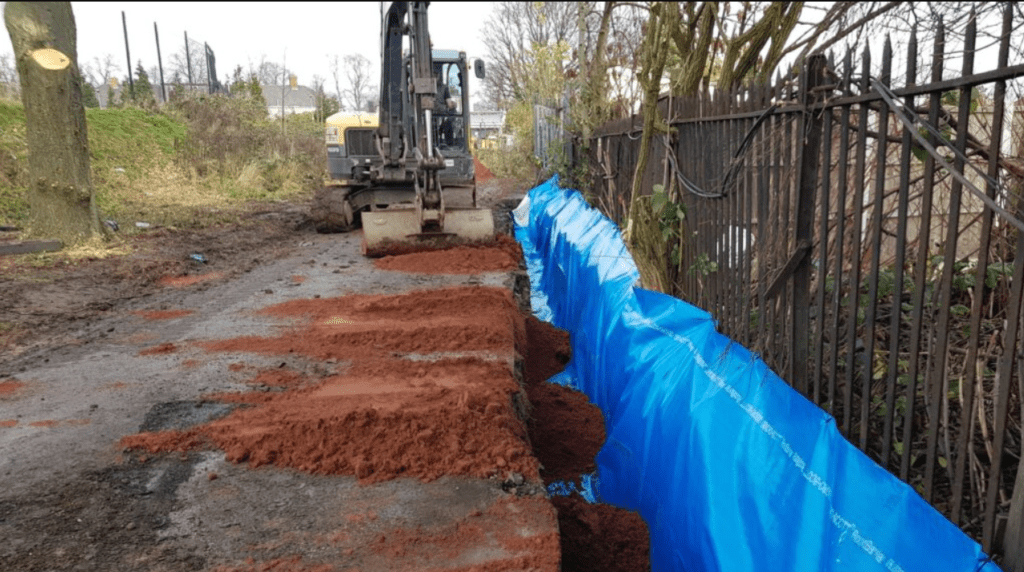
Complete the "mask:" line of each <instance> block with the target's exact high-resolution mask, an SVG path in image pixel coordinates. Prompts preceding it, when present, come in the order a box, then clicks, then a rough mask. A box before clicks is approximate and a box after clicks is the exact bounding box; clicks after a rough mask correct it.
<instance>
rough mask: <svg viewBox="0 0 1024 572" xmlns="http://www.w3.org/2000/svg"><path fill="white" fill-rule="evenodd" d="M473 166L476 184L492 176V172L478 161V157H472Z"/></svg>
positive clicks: (488, 179) (484, 181)
mask: <svg viewBox="0 0 1024 572" xmlns="http://www.w3.org/2000/svg"><path fill="white" fill-rule="evenodd" d="M473 168H474V169H475V171H476V182H477V184H480V183H486V182H487V181H490V180H491V179H493V178H494V173H492V172H491V170H490V169H488V168H487V166H486V165H484V164H483V163H481V162H480V159H477V158H476V157H473Z"/></svg>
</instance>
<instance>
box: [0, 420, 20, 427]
mask: <svg viewBox="0 0 1024 572" xmlns="http://www.w3.org/2000/svg"><path fill="white" fill-rule="evenodd" d="M17 425H18V420H17V419H4V420H3V421H0V427H16V426H17Z"/></svg>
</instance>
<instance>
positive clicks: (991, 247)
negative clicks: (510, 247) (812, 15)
mask: <svg viewBox="0 0 1024 572" xmlns="http://www.w3.org/2000/svg"><path fill="white" fill-rule="evenodd" d="M1003 26H1004V28H1003V32H1004V33H1003V35H1002V44H1001V47H1000V56H999V58H1000V61H999V65H998V68H997V69H996V70H994V71H991V72H985V73H980V74H975V72H974V67H973V66H974V62H973V60H974V58H973V54H974V51H975V45H974V44H975V38H976V30H975V25H974V22H973V21H972V22H971V24H970V27H969V29H968V30H967V31H966V34H965V36H964V38H965V40H964V41H965V46H964V53H963V68H962V71H961V72H960V73H959V74H958V75H957V77H955V78H952V79H944V77H943V71H942V70H943V67H944V66H943V63H944V58H946V57H947V55H946V54H945V53H944V50H946V49H947V46H946V44H945V39H944V36H945V34H944V31H943V30H942V29H939V30H937V31H936V37H935V43H934V51H933V52H932V58H931V59H932V62H931V64H932V65H931V72H930V80H928V81H929V83H924V82H922V81H921V80H922V78H921V77H919V75H921V76H923V75H924V74H918V72H917V69H916V65H917V64H916V62H917V58H918V53H917V45H916V44H917V42H916V39H913V38H912V39H911V41H910V43H909V45H908V49H907V54H906V65H907V67H906V75H905V77H904V78H902V80H900V82H899V85H903V86H906V87H903V88H901V89H895V90H891V88H890V87H889V86H890V84H891V83H892V82H891V79H890V76H891V75H892V74H891V67H892V61H893V56H892V50H891V47H890V44H889V43H888V42H887V43H886V46H885V50H884V53H883V54H882V60H881V72H880V74H879V76H878V77H877V78H875V77H872V71H871V70H872V68H871V54H870V52H868V51H867V50H865V52H864V53H863V54H862V55H861V56H860V58H858V60H859V61H856V62H855V61H854V57H853V56H852V55H851V54H847V55H846V57H845V59H844V60H843V61H842V62H839V63H838V64H837V62H835V61H832V60H830V59H829V60H827V59H826V58H824V57H823V56H814V57H811V58H810V59H809V60H808V62H807V63H806V65H805V67H804V68H803V70H802V72H801V73H800V75H799V79H798V80H797V79H793V80H790V79H787V78H780V79H779V80H778V81H776V82H775V85H774V86H765V87H756V88H752V89H746V90H742V91H739V92H736V93H728V94H725V93H720V92H719V93H716V94H710V95H709V94H702V95H701V96H699V97H692V98H685V99H676V100H671V101H670V100H665V101H663V102H662V106H661V110H662V112H663V114H664V116H667V117H668V122H669V124H670V125H671V126H672V127H673V134H671V135H670V136H665V137H659V138H657V139H656V140H655V145H654V147H653V151H652V155H651V161H650V163H649V164H648V168H647V171H646V172H645V173H643V185H642V188H644V189H647V191H648V192H650V190H651V189H652V188H653V187H654V186H655V185H656V184H661V185H664V186H665V187H666V188H668V189H669V198H670V200H672V201H674V202H676V203H677V204H679V205H680V206H682V207H683V209H684V210H685V213H686V214H685V218H684V222H683V224H684V229H685V232H684V233H683V236H682V240H681V243H680V244H681V248H680V250H679V255H678V257H677V259H675V260H674V259H673V258H672V256H668V255H666V266H667V271H668V276H669V279H670V283H671V284H672V289H673V292H671V293H673V294H675V295H678V296H680V297H682V298H684V299H686V300H688V301H690V302H691V303H694V304H696V305H698V306H700V307H702V308H704V309H706V310H708V311H710V312H711V313H712V315H713V316H714V317H715V319H716V320H717V321H718V325H719V328H720V329H721V330H722V331H723V332H724V333H726V334H728V335H729V336H731V337H732V338H733V339H735V340H737V341H739V342H741V343H743V344H744V345H746V346H748V347H750V348H751V349H753V350H755V351H757V352H758V353H760V354H761V356H762V357H763V358H764V359H765V361H766V362H767V363H768V364H769V365H770V366H771V367H772V368H773V369H775V371H777V372H779V373H780V374H781V375H782V377H783V378H785V379H786V380H788V382H789V383H790V384H792V385H793V386H794V387H795V388H796V389H797V390H799V391H800V392H801V393H803V394H804V395H805V396H806V397H807V398H808V399H811V400H813V401H814V402H815V403H817V404H818V405H820V406H821V407H822V408H824V409H825V410H826V411H828V412H829V413H831V414H832V415H833V416H834V417H835V419H836V422H837V424H838V425H839V427H840V429H841V430H842V432H843V434H844V435H845V436H846V437H847V438H848V439H849V440H850V441H851V442H852V443H854V444H855V445H857V446H858V447H860V448H861V449H862V450H863V451H864V452H865V453H867V454H868V455H869V456H871V457H872V458H873V459H875V460H876V461H878V462H879V463H880V464H881V465H882V466H883V467H886V468H887V469H888V470H890V471H892V472H893V473H894V474H896V475H898V476H899V477H900V478H901V479H903V480H904V481H906V482H908V483H910V484H911V485H913V486H915V487H916V488H917V490H918V491H919V492H920V493H921V494H922V495H923V496H924V498H925V499H927V500H928V501H929V502H931V503H932V504H933V505H934V506H935V507H936V508H937V509H938V510H940V511H941V512H943V513H944V514H945V515H946V516H947V517H948V518H950V519H951V520H952V521H953V522H954V523H956V524H958V525H959V526H961V527H962V528H963V529H964V530H965V532H967V533H968V534H970V535H972V536H974V537H975V538H976V539H978V540H979V541H980V542H982V544H983V545H984V547H985V549H986V550H987V551H989V552H990V553H994V554H997V555H1000V558H1005V560H1003V563H1004V565H1008V566H1010V568H1011V569H1014V570H1024V554H1021V551H1022V550H1024V548H1022V547H1024V530H1022V526H1021V513H1022V511H1024V470H1021V471H1018V467H1019V466H1020V457H1021V437H1022V436H1021V417H1022V415H1021V409H1022V399H1024V367H1021V366H1022V365H1024V362H1022V359H1024V343H1022V338H1024V335H1022V333H1021V328H1022V319H1021V318H1022V316H1021V309H1022V308H1021V296H1022V289H1024V255H1021V254H1024V232H1021V229H1024V224H1022V223H1021V220H1022V219H1024V200H1022V196H1024V161H1022V160H1021V157H1020V154H1021V152H1020V149H1021V148H1022V146H1021V142H1020V141H1019V140H1018V141H1015V142H1011V141H1009V140H1008V139H1009V138H1010V137H1011V135H1010V134H1016V135H1015V136H1016V137H1018V138H1019V137H1021V136H1022V135H1024V119H1022V118H1024V102H1017V104H1016V107H1014V105H1010V109H1007V103H1008V102H1007V97H1006V83H1007V81H1010V80H1012V79H1014V78H1017V77H1021V76H1024V65H1013V66H1010V65H1009V64H1008V61H1007V60H1008V53H1009V45H1010V41H1011V39H1010V35H1011V34H1010V30H1011V29H1012V12H1011V8H1010V7H1008V8H1007V10H1006V12H1005V14H1004V21H1003ZM1018 40H1019V38H1018ZM789 77H790V78H794V77H795V76H792V74H791V75H790V76H789ZM641 125H642V121H641V120H640V118H637V117H634V118H631V119H627V120H622V121H618V122H614V123H610V124H608V125H605V126H604V127H602V128H601V129H599V130H598V131H597V134H596V136H595V138H594V139H593V140H592V141H591V142H590V146H589V157H588V159H587V161H588V166H589V172H590V173H591V174H592V180H591V181H590V182H589V184H588V185H585V186H586V187H587V188H588V189H589V192H590V195H591V197H592V199H593V201H594V202H595V203H596V204H597V205H598V206H599V207H600V208H601V209H602V210H603V211H604V212H605V213H606V214H607V215H608V216H609V217H611V218H612V219H613V220H616V221H618V222H620V223H621V222H624V217H625V216H626V211H627V208H628V205H629V190H630V186H631V182H632V179H633V173H634V170H635V165H636V162H637V154H638V150H639V136H640V129H641ZM1015 482H1016V486H1015ZM1008 530H1009V532H1007V531H1008Z"/></svg>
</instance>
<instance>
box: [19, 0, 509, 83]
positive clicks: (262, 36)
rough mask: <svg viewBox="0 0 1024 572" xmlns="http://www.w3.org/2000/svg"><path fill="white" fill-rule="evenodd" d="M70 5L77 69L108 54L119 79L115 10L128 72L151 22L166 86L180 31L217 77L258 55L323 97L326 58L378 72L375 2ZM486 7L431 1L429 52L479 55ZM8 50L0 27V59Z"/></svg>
mask: <svg viewBox="0 0 1024 572" xmlns="http://www.w3.org/2000/svg"><path fill="white" fill-rule="evenodd" d="M71 8H72V10H73V11H74V14H75V23H76V27H77V29H78V61H79V64H80V65H81V64H85V63H88V62H92V61H93V58H96V57H101V58H102V57H103V56H104V55H106V54H113V55H114V57H115V60H116V61H117V63H118V64H119V65H120V66H121V70H120V73H119V76H125V75H126V70H125V64H126V59H125V46H124V31H123V28H122V24H121V11H122V10H123V11H124V13H125V17H126V18H127V22H128V42H129V48H130V50H131V56H132V69H134V68H135V65H136V63H137V62H138V61H139V60H142V65H143V67H145V68H146V69H147V70H148V69H150V68H151V67H153V66H155V65H156V64H157V55H156V40H155V38H154V35H153V23H154V22H156V24H157V26H158V27H159V30H160V51H161V54H162V56H163V62H164V79H165V80H166V81H170V77H168V76H169V72H168V66H169V59H170V55H171V54H172V53H174V52H176V51H178V50H180V49H181V48H182V46H183V44H184V41H185V38H184V33H185V32H188V37H189V39H190V40H197V41H200V42H206V43H208V44H209V45H210V47H211V48H212V49H213V51H214V53H215V54H216V56H217V76H218V77H219V78H220V79H221V80H223V79H224V77H225V76H228V75H230V74H231V72H232V71H233V70H234V69H235V66H237V65H241V66H242V68H243V69H245V70H247V69H248V68H249V65H250V63H251V64H252V65H253V66H254V67H255V66H256V65H258V64H259V62H260V60H261V59H262V57H263V56H266V59H267V61H273V62H277V63H281V62H282V61H285V60H286V64H287V66H288V68H289V69H290V70H293V72H294V73H295V74H296V75H297V76H298V81H299V83H300V84H303V85H308V84H309V83H310V80H311V78H312V77H313V75H314V74H316V75H319V76H321V77H323V78H325V79H327V80H328V82H327V85H326V86H325V88H326V89H327V91H329V92H333V91H334V87H333V85H331V84H333V80H331V72H330V68H329V67H328V63H327V62H328V57H329V56H334V55H337V56H339V57H343V56H345V55H346V54H355V53H360V54H362V55H364V56H366V58H367V59H369V60H370V62H371V66H372V67H371V77H373V78H377V77H379V73H380V72H379V71H378V70H379V67H380V3H379V2H330V3H327V2H323V3H319V2H246V3H242V2H202V3H199V2H72V4H71ZM491 10H492V5H491V4H490V3H488V2H432V3H431V4H430V10H429V13H428V14H429V18H430V36H431V40H432V41H433V43H434V47H435V48H444V49H456V50H460V51H465V52H466V54H467V55H468V56H469V57H471V58H474V57H484V56H486V47H485V43H484V40H483V37H482V36H483V34H482V32H483V30H484V22H485V21H486V20H487V18H488V17H489V16H490V14H491ZM12 52H13V49H12V48H11V40H10V37H9V36H8V35H7V31H6V30H3V31H2V32H0V54H10V53H12ZM151 79H154V78H151ZM157 79H158V78H157ZM374 83H376V82H374ZM345 87H346V86H345V82H344V79H342V89H345ZM476 88H477V89H479V85H477V86H476ZM474 99H476V98H474Z"/></svg>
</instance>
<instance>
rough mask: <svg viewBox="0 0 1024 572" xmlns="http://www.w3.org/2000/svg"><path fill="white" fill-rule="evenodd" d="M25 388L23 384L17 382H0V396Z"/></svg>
mask: <svg viewBox="0 0 1024 572" xmlns="http://www.w3.org/2000/svg"><path fill="white" fill-rule="evenodd" d="M22 387H25V382H23V381H18V380H11V381H4V382H0V396H5V395H10V394H12V393H14V392H15V391H18V390H19V389H21V388H22Z"/></svg>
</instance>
